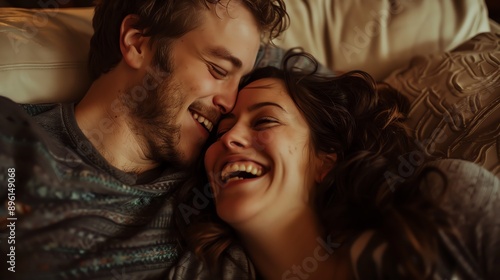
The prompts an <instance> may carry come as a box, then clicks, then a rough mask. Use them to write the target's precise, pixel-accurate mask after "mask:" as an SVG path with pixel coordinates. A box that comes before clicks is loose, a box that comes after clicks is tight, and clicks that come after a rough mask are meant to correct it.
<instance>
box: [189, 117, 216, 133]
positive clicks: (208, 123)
mask: <svg viewBox="0 0 500 280" xmlns="http://www.w3.org/2000/svg"><path fill="white" fill-rule="evenodd" d="M193 118H194V119H195V120H197V121H198V122H199V123H201V124H203V125H204V126H205V127H206V128H207V129H208V131H210V132H211V131H212V128H213V127H214V124H213V123H212V122H211V121H209V120H208V119H206V118H205V117H203V116H200V115H198V114H197V113H193Z"/></svg>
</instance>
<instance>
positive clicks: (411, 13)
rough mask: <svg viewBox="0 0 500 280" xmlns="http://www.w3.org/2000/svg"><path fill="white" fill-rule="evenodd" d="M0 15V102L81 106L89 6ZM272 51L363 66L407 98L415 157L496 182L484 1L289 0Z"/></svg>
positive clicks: (495, 93) (489, 26) (498, 43)
mask: <svg viewBox="0 0 500 280" xmlns="http://www.w3.org/2000/svg"><path fill="white" fill-rule="evenodd" d="M57 3H58V2H55V1H53V4H54V5H52V9H19V8H0V95H4V96H7V97H9V98H11V99H13V100H15V101H17V102H19V103H46V102H65V101H73V100H78V99H79V98H80V97H81V96H82V95H83V94H84V93H85V92H86V90H87V88H88V86H89V85H90V80H89V77H88V75H87V71H86V60H87V52H88V45H89V40H90V36H91V34H92V27H91V19H92V15H93V9H92V8H60V7H58V6H57ZM286 3H287V8H288V11H289V14H290V18H291V26H290V28H289V30H287V31H286V32H285V33H284V34H283V36H282V37H280V38H279V39H278V40H276V41H275V44H276V45H277V46H278V47H280V48H282V49H288V48H292V47H297V46H300V47H302V48H304V50H306V51H308V52H310V53H312V54H313V55H314V56H316V57H317V58H318V60H319V61H320V62H321V63H322V64H323V65H324V66H326V67H327V68H329V69H331V70H332V71H334V72H344V71H349V70H354V69H361V70H364V71H367V72H369V73H370V74H371V75H373V76H374V77H375V78H376V79H377V80H379V81H385V82H387V83H389V84H391V85H392V86H394V87H395V88H397V89H398V90H400V91H401V92H402V93H403V94H404V95H406V96H407V97H408V98H409V99H410V101H411V104H412V106H411V112H410V116H409V122H408V124H409V126H410V129H411V133H412V135H413V136H414V137H415V139H416V141H418V143H419V146H420V147H421V148H422V150H424V151H426V152H427V153H428V154H431V155H434V156H436V157H438V158H458V159H465V160H469V161H473V162H475V163H477V164H479V165H481V166H483V167H485V168H487V169H488V170H490V171H491V172H492V173H494V174H495V175H496V176H497V177H500V121H499V120H500V26H499V25H498V23H496V22H494V21H492V20H490V19H488V14H487V8H486V5H485V4H484V2H483V1H478V0H460V1H451V0H450V1H434V0H427V1H424V0H391V1H389V0H378V1H361V0H356V1H342V0H329V1H327V0H288V1H287V2H286Z"/></svg>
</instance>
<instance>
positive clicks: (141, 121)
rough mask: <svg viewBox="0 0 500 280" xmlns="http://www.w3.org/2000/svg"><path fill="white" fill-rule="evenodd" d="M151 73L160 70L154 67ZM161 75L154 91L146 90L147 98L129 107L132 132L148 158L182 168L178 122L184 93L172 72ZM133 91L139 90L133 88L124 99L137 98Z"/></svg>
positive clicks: (182, 155)
mask: <svg viewBox="0 0 500 280" xmlns="http://www.w3.org/2000/svg"><path fill="white" fill-rule="evenodd" d="M152 71H158V69H157V68H154V69H153V70H152ZM156 73H158V72H156ZM161 73H164V74H163V75H162V81H161V82H158V83H157V85H156V86H154V87H153V88H152V89H149V90H145V89H143V90H142V91H143V94H144V95H145V96H141V97H142V98H140V99H141V101H139V102H137V103H136V104H135V106H132V107H130V106H129V109H130V111H129V121H130V125H131V128H132V132H133V133H134V135H135V136H136V137H137V139H138V141H139V143H140V145H141V148H142V149H143V152H144V153H145V157H146V158H147V159H150V160H154V161H155V162H158V163H166V164H168V165H176V166H183V165H185V159H184V158H185V155H184V154H183V153H182V152H181V151H179V150H178V148H177V147H178V145H179V142H180V138H181V133H180V124H177V123H176V121H177V118H178V116H179V115H180V112H181V110H182V105H183V104H184V99H185V95H184V93H182V92H181V87H180V85H179V83H177V82H175V81H174V79H173V78H172V74H171V72H170V73H167V74H166V75H165V72H161ZM146 75H150V73H147V74H146ZM134 89H135V90H136V91H137V87H134V88H133V89H129V90H128V92H127V94H125V95H124V96H128V98H130V97H131V96H134V95H133V92H132V91H133V90H134ZM136 95H137V94H136ZM122 101H124V100H122Z"/></svg>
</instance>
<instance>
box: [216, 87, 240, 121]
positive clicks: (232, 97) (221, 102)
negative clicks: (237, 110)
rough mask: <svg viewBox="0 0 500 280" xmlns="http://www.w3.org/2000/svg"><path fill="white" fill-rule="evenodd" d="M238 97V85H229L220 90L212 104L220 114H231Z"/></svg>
mask: <svg viewBox="0 0 500 280" xmlns="http://www.w3.org/2000/svg"><path fill="white" fill-rule="evenodd" d="M237 96H238V84H237V83H230V84H228V85H226V86H225V87H222V88H221V91H220V92H219V93H218V94H216V95H215V96H214V98H213V104H214V105H215V106H216V107H217V108H219V110H220V111H221V113H222V114H226V113H229V112H231V110H232V109H233V107H234V104H235V103H236V98H237Z"/></svg>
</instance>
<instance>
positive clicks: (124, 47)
mask: <svg viewBox="0 0 500 280" xmlns="http://www.w3.org/2000/svg"><path fill="white" fill-rule="evenodd" d="M138 20H139V17H138V16H137V15H127V16H126V17H125V18H124V19H123V21H122V24H121V26H120V51H121V52H122V57H123V61H124V62H125V63H127V64H128V65H129V66H130V67H131V68H134V69H139V68H141V65H142V64H143V63H144V62H145V59H144V52H145V51H146V48H149V46H148V41H149V39H148V38H147V37H144V36H143V35H142V30H138V29H136V28H134V26H135V24H136V23H137V21H138Z"/></svg>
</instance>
